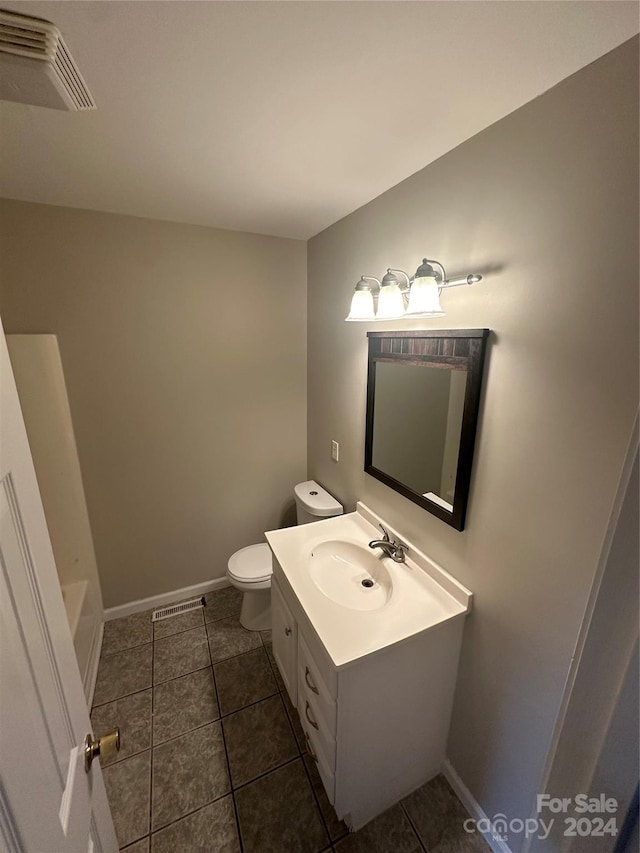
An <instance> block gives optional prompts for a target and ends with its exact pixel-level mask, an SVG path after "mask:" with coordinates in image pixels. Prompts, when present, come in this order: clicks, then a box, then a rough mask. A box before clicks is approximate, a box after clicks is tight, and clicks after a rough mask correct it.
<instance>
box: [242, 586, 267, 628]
mask: <svg viewBox="0 0 640 853" xmlns="http://www.w3.org/2000/svg"><path fill="white" fill-rule="evenodd" d="M240 624H241V625H242V627H243V628H246V629H247V631H270V630H271V589H259V590H255V591H251V592H245V593H244V595H243V596H242V609H241V610H240Z"/></svg>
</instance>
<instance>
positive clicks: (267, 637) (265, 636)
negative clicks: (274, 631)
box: [260, 631, 271, 646]
mask: <svg viewBox="0 0 640 853" xmlns="http://www.w3.org/2000/svg"><path fill="white" fill-rule="evenodd" d="M260 639H261V640H262V644H263V645H264V646H267V645H271V631H260Z"/></svg>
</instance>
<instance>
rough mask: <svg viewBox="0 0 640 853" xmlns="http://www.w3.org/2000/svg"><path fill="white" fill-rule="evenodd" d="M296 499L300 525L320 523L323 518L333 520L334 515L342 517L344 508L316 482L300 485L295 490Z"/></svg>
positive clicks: (311, 481) (309, 481)
mask: <svg viewBox="0 0 640 853" xmlns="http://www.w3.org/2000/svg"><path fill="white" fill-rule="evenodd" d="M293 491H294V494H295V498H296V516H297V521H298V524H308V523H309V522H310V521H320V519H322V518H331V517H332V516H334V515H342V513H343V512H344V507H343V506H342V504H339V503H338V501H337V500H336V499H335V498H334V497H333V496H332V495H330V494H329V492H327V490H326V489H323V488H322V486H319V485H318V484H317V483H316V482H315V480H307V482H306V483H298V485H297V486H296V487H295V489H294V490H293Z"/></svg>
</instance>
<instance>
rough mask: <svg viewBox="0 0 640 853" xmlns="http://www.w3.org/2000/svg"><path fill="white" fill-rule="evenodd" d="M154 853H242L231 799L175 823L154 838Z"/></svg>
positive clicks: (209, 806)
mask: <svg viewBox="0 0 640 853" xmlns="http://www.w3.org/2000/svg"><path fill="white" fill-rule="evenodd" d="M151 850H152V853H204V851H211V853H213V851H215V853H240V842H239V841H238V830H237V827H236V817H235V814H234V811H233V801H232V799H231V797H230V796H229V797H223V798H222V799H221V800H216V802H215V803H211V804H210V805H208V806H205V807H204V808H203V809H200V811H197V812H195V813H194V814H191V815H189V816H188V817H185V818H182V820H179V821H178V822H177V823H172V824H171V826H168V827H166V829H161V830H160V832H156V833H154V834H153V836H152V841H151Z"/></svg>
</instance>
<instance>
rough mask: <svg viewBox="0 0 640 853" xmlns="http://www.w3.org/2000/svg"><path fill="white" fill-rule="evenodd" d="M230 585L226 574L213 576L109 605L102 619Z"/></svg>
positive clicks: (171, 602)
mask: <svg viewBox="0 0 640 853" xmlns="http://www.w3.org/2000/svg"><path fill="white" fill-rule="evenodd" d="M225 586H230V584H229V581H228V580H227V578H226V576H225V577H221V578H214V579H213V580H210V581H205V582H204V583H197V584H195V585H194V586H185V587H183V588H182V589H174V590H173V591H172V592H163V593H161V594H160V595H152V596H150V597H149V598H140V599H138V601H129V602H128V603H127V604H119V605H118V606H117V607H109V608H107V609H106V610H105V611H104V621H105V622H110V621H111V620H112V619H120V617H122V616H130V615H131V614H132V613H140V612H141V611H143V610H152V609H153V608H155V607H164V606H165V605H167V604H173V603H174V602H175V601H180V600H181V599H183V598H195V597H196V596H198V595H206V593H208V592H213V590H214V589H222V588H223V587H225Z"/></svg>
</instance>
